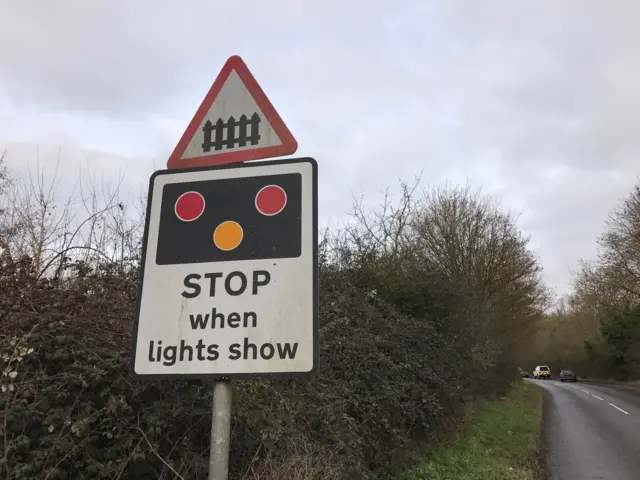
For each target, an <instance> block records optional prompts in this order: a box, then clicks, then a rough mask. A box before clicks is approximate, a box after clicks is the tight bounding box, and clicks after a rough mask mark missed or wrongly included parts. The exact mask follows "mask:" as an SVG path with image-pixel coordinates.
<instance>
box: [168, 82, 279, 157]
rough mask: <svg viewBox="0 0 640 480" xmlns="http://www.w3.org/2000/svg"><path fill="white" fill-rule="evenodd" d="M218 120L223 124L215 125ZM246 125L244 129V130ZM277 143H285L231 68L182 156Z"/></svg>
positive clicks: (224, 151) (219, 152) (197, 155)
mask: <svg viewBox="0 0 640 480" xmlns="http://www.w3.org/2000/svg"><path fill="white" fill-rule="evenodd" d="M220 119H222V122H219V121H220ZM216 122H219V125H218V126H222V128H216V126H217V125H216ZM229 123H231V125H230V124H229ZM243 124H244V125H245V126H244V127H243ZM209 125H210V126H209ZM256 127H257V128H256ZM243 128H244V130H245V133H244V134H241V130H242V129H243ZM216 139H217V140H216ZM275 145H282V141H281V140H280V139H279V138H278V135H277V134H276V132H275V131H274V130H273V127H272V126H271V124H270V123H269V121H268V120H266V118H265V116H264V112H263V111H262V110H260V107H259V106H258V104H257V103H256V101H255V100H254V99H253V97H252V96H251V94H250V93H249V90H247V87H246V86H245V84H244V83H243V82H242V80H240V77H239V76H238V74H237V73H236V72H235V71H232V72H231V73H230V74H229V78H227V81H226V82H225V84H224V86H223V87H222V89H221V90H220V93H219V94H218V96H217V97H216V99H215V100H214V101H213V104H212V105H211V108H209V111H208V112H207V114H206V115H205V117H204V118H203V119H202V122H201V123H200V125H199V127H198V130H197V131H196V132H195V135H193V138H191V141H190V142H189V144H188V145H187V148H186V149H185V151H184V153H183V154H182V156H181V157H180V158H181V159H185V158H193V157H203V156H205V155H216V154H218V155H219V154H221V153H226V152H230V151H236V152H237V151H241V150H249V149H255V148H261V147H270V146H275Z"/></svg>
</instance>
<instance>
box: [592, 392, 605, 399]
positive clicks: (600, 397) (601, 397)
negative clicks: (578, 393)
mask: <svg viewBox="0 0 640 480" xmlns="http://www.w3.org/2000/svg"><path fill="white" fill-rule="evenodd" d="M591 396H592V397H596V398H597V399H598V400H604V398H602V397H599V396H598V395H594V394H593V393H592V394H591Z"/></svg>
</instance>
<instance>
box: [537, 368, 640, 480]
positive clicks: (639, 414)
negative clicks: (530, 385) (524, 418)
mask: <svg viewBox="0 0 640 480" xmlns="http://www.w3.org/2000/svg"><path fill="white" fill-rule="evenodd" d="M531 381H532V382H534V383H535V384H537V385H539V386H540V387H542V388H543V389H544V390H546V394H547V402H546V405H545V425H544V435H545V440H546V448H547V451H546V454H547V467H548V472H549V476H550V479H551V480H640V388H635V387H626V386H617V385H604V384H592V383H581V382H580V381H578V382H577V383H561V382H560V381H557V380H531Z"/></svg>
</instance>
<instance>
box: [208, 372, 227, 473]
mask: <svg viewBox="0 0 640 480" xmlns="http://www.w3.org/2000/svg"><path fill="white" fill-rule="evenodd" d="M231 397H232V387H231V380H216V382H215V383H214V384H213V415H212V419H211V448H210V450H209V451H210V454H209V480H227V478H228V477H229V447H230V444H231Z"/></svg>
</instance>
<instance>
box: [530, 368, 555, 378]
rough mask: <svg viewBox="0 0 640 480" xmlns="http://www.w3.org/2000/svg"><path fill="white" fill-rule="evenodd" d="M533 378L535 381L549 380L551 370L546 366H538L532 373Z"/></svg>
mask: <svg viewBox="0 0 640 480" xmlns="http://www.w3.org/2000/svg"><path fill="white" fill-rule="evenodd" d="M533 378H535V379H537V380H551V369H550V368H549V367H548V366H547V365H538V366H537V367H536V369H535V370H534V371H533Z"/></svg>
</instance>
